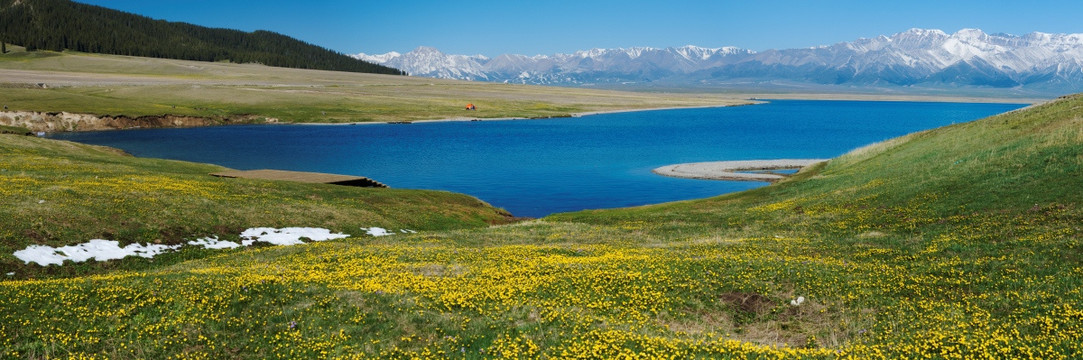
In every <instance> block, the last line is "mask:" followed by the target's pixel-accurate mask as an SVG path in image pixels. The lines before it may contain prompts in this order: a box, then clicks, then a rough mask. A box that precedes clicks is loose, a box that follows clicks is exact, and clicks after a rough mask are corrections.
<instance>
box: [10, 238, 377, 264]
mask: <svg viewBox="0 0 1083 360" xmlns="http://www.w3.org/2000/svg"><path fill="white" fill-rule="evenodd" d="M374 229H379V228H374ZM381 230H383V229H381ZM384 232H385V233H387V232H386V231H384ZM387 234H388V235H390V234H391V233H387ZM347 237H350V235H349V234H343V233H331V230H327V229H321V228H302V227H291V228H282V229H276V228H268V227H262V228H251V229H248V230H245V231H244V232H242V233H241V239H243V240H242V241H241V244H237V243H235V242H232V241H225V240H218V237H217V236H215V237H205V238H201V239H196V240H192V241H189V242H188V243H187V245H192V246H203V247H204V248H207V249H227V248H228V249H233V248H237V247H240V246H242V245H243V246H249V245H252V244H253V243H255V242H257V241H262V242H267V243H271V244H275V245H297V244H304V243H305V242H304V241H301V239H302V238H305V239H309V240H311V241H325V240H332V239H341V238H347ZM184 245H185V244H178V245H157V244H147V245H141V244H128V245H127V246H125V247H120V242H118V241H114V240H101V239H94V240H90V241H88V242H85V243H82V244H77V245H69V246H62V247H59V248H54V247H52V246H45V245H30V246H27V247H26V249H22V250H19V251H16V252H15V257H16V258H18V259H19V260H22V261H24V262H26V263H27V264H29V263H32V262H33V263H37V264H38V265H41V266H47V265H51V264H56V265H63V264H64V261H65V260H71V261H74V262H83V261H87V260H90V259H94V260H97V261H105V260H114V259H121V258H124V257H127V256H132V255H134V256H141V257H145V258H152V257H154V256H155V255H158V254H161V253H164V252H168V251H174V250H177V249H180V248H181V247H183V246H184ZM14 274H15V273H11V274H8V276H13V275H14Z"/></svg>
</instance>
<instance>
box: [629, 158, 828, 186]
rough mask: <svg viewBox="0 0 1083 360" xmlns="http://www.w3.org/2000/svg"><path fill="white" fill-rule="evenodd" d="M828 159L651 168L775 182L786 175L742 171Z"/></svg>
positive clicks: (660, 171) (695, 176) (798, 165)
mask: <svg viewBox="0 0 1083 360" xmlns="http://www.w3.org/2000/svg"><path fill="white" fill-rule="evenodd" d="M827 160H828V159H777V160H740V161H709V162H698V163H685V164H675V165H666V166H662V167H659V168H656V169H654V170H651V172H653V173H655V174H658V175H663V176H670V177H678V178H685V179H703V180H738V181H766V182H775V181H779V180H782V179H784V178H786V176H785V175H779V174H772V173H747V172H740V171H762V170H783V169H800V168H803V167H806V166H809V165H813V164H816V163H821V162H824V161H827Z"/></svg>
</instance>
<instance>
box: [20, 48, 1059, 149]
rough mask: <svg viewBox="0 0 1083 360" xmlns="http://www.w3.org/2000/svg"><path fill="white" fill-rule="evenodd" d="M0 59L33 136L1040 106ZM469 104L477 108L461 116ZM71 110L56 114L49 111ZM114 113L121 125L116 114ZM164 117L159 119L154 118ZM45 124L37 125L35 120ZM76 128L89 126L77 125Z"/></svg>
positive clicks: (33, 55) (150, 62) (180, 63)
mask: <svg viewBox="0 0 1083 360" xmlns="http://www.w3.org/2000/svg"><path fill="white" fill-rule="evenodd" d="M10 48H11V49H12V52H10V53H8V54H4V55H0V90H2V91H0V104H2V105H4V106H6V107H7V108H5V109H4V111H5V113H3V115H2V116H0V125H14V126H23V127H28V128H31V129H32V130H35V131H45V130H48V131H57V130H60V131H64V130H99V129H105V128H123V127H136V126H140V125H141V124H142V126H143V127H147V126H153V127H156V126H204V125H215V124H231V123H265V122H271V123H368V122H420V121H469V120H474V119H480V120H500V119H529V118H549V117H569V116H586V115H591V114H599V113H608V112H614V111H637V110H652V109H668V108H693V107H714V106H732V105H744V104H753V103H756V102H757V101H756V100H750V99H754V98H755V99H769V98H776V99H830V100H869V101H873V100H876V101H950V102H1016V103H1018V102H1036V101H1039V100H1040V99H1018V98H1004V99H997V98H974V97H944V96H921V95H862V94H723V93H715V94H711V93H701V94H689V93H645V92H627V91H609V90H596V89H586V88H559V87H544V86H531V85H516V84H493V83H484V82H469V81H456V80H442V79H430V78H417V77H407V76H391V75H373V74H359V73H344V72H333V71H319V70H301V69H285V68H274V67H268V66H263V65H258V64H231V63H210V62H197V61H185V60H172V59H156V58H140V57H129V56H115V55H100V54H87V53H77V52H64V53H56V52H48V51H37V52H25V51H23V50H22V48H19V47H16V46H11V47H10ZM468 103H472V104H474V105H476V106H477V110H473V111H467V110H465V105H466V104H468ZM62 112H63V113H71V114H75V115H74V117H77V118H76V119H71V118H70V117H72V115H66V116H68V117H69V118H67V119H60V118H59V115H51V114H57V113H62ZM117 118H121V119H119V121H118V119H117ZM163 118H164V119H163ZM45 121H52V122H54V123H56V124H54V125H52V126H45V125H41V124H35V122H37V123H41V122H45ZM80 124H86V125H83V126H80Z"/></svg>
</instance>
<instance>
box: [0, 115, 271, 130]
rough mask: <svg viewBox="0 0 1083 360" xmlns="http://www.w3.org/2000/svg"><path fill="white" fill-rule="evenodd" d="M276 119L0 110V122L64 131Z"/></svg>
mask: <svg viewBox="0 0 1083 360" xmlns="http://www.w3.org/2000/svg"><path fill="white" fill-rule="evenodd" d="M277 122H278V119H275V118H267V117H263V116H255V115H240V116H233V117H222V118H207V117H197V116H183V115H149V116H139V117H130V116H125V115H118V116H112V115H93V114H76V113H69V112H35V111H2V112H0V125H8V126H21V127H25V128H27V129H30V131H34V132H39V131H44V132H66V131H94V130H114V129H132V128H174V127H195V126H212V125H226V124H264V123H277Z"/></svg>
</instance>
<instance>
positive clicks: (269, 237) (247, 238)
mask: <svg viewBox="0 0 1083 360" xmlns="http://www.w3.org/2000/svg"><path fill="white" fill-rule="evenodd" d="M346 237H350V235H347V234H343V233H337V234H332V233H331V230H327V229H320V228H302V227H289V228H281V229H275V228H267V227H261V228H251V229H248V230H245V231H244V232H242V233H241V239H243V240H241V244H243V245H244V246H249V245H252V244H253V243H255V242H256V241H262V242H266V243H271V244H275V245H298V244H304V243H305V242H304V241H301V238H308V239H309V240H312V241H325V240H331V239H341V238H346Z"/></svg>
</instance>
